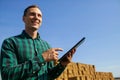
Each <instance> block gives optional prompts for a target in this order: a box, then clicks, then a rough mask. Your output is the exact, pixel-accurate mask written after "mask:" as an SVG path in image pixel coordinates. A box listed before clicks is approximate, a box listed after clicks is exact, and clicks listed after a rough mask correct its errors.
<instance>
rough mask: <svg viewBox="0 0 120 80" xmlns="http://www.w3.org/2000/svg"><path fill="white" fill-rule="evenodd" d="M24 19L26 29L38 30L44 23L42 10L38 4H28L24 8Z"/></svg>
mask: <svg viewBox="0 0 120 80" xmlns="http://www.w3.org/2000/svg"><path fill="white" fill-rule="evenodd" d="M23 21H24V23H25V29H26V30H38V29H39V27H40V26H41V23H42V12H41V10H40V8H39V7H38V6H36V5H31V6H28V7H27V8H26V9H25V10H24V14H23Z"/></svg>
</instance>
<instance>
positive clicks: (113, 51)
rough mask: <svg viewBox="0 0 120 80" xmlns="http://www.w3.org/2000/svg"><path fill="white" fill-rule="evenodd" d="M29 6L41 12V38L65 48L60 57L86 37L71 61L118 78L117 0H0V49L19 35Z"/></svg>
mask: <svg viewBox="0 0 120 80" xmlns="http://www.w3.org/2000/svg"><path fill="white" fill-rule="evenodd" d="M32 4H36V5H38V6H39V7H40V8H41V11H42V13H43V23H42V26H41V27H40V29H39V31H38V32H39V33H40V36H41V38H42V39H44V40H46V41H47V42H48V43H49V44H50V45H51V46H52V47H60V48H63V49H64V51H63V52H59V57H61V56H62V55H63V54H64V53H65V52H66V51H68V50H69V49H70V48H71V47H72V46H73V45H74V44H76V43H77V42H78V41H79V40H80V39H81V38H82V37H86V40H85V42H84V43H83V44H82V45H80V47H78V48H77V51H76V53H75V54H74V56H73V59H72V61H73V62H79V63H85V64H91V65H95V67H96V71H98V72H112V73H113V76H114V77H120V58H119V56H120V0H10V1H8V0H0V46H1V45H2V42H3V40H4V39H6V38H8V37H11V36H15V35H18V34H21V32H22V30H24V23H23V21H22V15H23V11H24V9H25V8H26V7H27V6H29V5H32Z"/></svg>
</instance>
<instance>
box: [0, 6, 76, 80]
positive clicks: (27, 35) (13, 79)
mask: <svg viewBox="0 0 120 80" xmlns="http://www.w3.org/2000/svg"><path fill="white" fill-rule="evenodd" d="M23 22H24V23H25V29H24V30H23V32H22V33H21V34H20V35H17V36H13V37H10V38H7V39H5V40H4V42H3V44H2V48H1V73H2V74H1V75H2V80H54V79H55V78H57V77H58V76H59V75H60V74H61V73H62V72H63V71H64V69H65V67H66V65H67V64H69V63H70V61H71V59H72V55H73V54H74V53H75V50H72V51H71V52H70V53H69V55H67V56H66V58H67V59H66V61H61V62H59V63H58V64H57V65H56V66H55V65H54V62H56V61H57V60H58V51H62V48H51V47H50V45H49V44H48V43H47V42H46V41H44V40H42V39H41V37H40V35H39V33H38V29H39V28H40V26H41V24H42V12H41V10H40V8H39V7H38V6H36V5H31V6H28V7H27V8H26V9H25V10H24V14H23Z"/></svg>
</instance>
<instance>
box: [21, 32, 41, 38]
mask: <svg viewBox="0 0 120 80" xmlns="http://www.w3.org/2000/svg"><path fill="white" fill-rule="evenodd" d="M22 36H23V37H24V38H31V39H32V37H31V36H29V35H28V34H27V33H26V32H25V30H23V31H22ZM35 39H40V35H39V33H37V37H36V38H35Z"/></svg>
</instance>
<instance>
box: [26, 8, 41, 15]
mask: <svg viewBox="0 0 120 80" xmlns="http://www.w3.org/2000/svg"><path fill="white" fill-rule="evenodd" d="M28 12H35V13H39V14H42V12H41V10H40V9H39V8H29V10H28Z"/></svg>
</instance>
